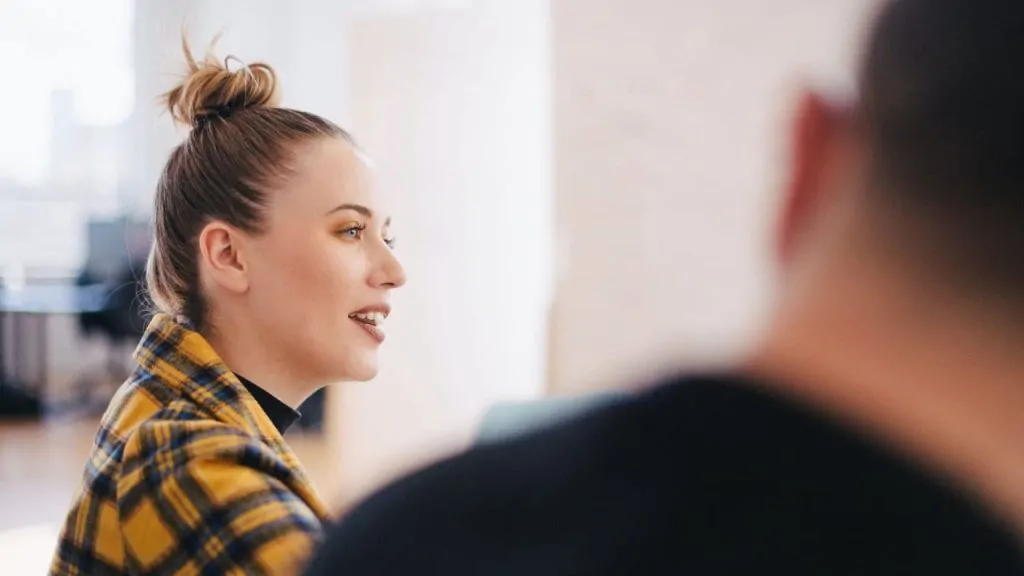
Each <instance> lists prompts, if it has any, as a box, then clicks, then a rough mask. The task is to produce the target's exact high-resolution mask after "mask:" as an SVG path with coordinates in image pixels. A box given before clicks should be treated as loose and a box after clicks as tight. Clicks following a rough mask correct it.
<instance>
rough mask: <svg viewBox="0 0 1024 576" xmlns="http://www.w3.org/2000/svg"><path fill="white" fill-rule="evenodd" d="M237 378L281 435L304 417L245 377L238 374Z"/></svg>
mask: <svg viewBox="0 0 1024 576" xmlns="http://www.w3.org/2000/svg"><path fill="white" fill-rule="evenodd" d="M235 376H238V380H239V381H240V382H241V383H242V386H245V389H246V390H248V391H249V394H252V397H253V398H255V399H256V403H257V404H259V405H260V408H262V409H263V412H264V413H265V414H266V415H267V417H268V418H270V422H271V423H273V424H274V428H277V431H278V432H280V433H281V434H284V433H285V432H286V431H287V430H288V428H291V426H292V424H295V423H296V422H298V420H299V418H300V417H302V414H300V413H299V411H298V410H295V409H294V408H292V407H291V406H289V405H287V404H285V403H284V402H281V401H280V400H278V399H277V398H276V397H275V396H274V395H273V394H271V393H270V392H267V391H266V390H264V389H263V388H260V387H259V386H257V385H255V384H253V383H252V382H251V381H250V380H248V379H246V378H244V377H243V376H240V375H238V374H235Z"/></svg>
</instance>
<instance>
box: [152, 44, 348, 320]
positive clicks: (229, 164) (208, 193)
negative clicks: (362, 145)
mask: <svg viewBox="0 0 1024 576" xmlns="http://www.w3.org/2000/svg"><path fill="white" fill-rule="evenodd" d="M183 48H184V53H185V59H186V62H187V64H188V70H187V75H186V76H185V77H184V78H183V79H182V81H181V82H180V83H179V84H178V85H177V86H176V87H175V88H173V89H172V90H171V91H170V92H168V93H167V94H165V96H164V99H165V103H166V106H167V109H168V111H169V112H170V114H171V116H172V117H173V118H174V120H176V121H177V122H179V123H181V124H183V125H185V126H188V127H189V128H190V131H189V134H188V136H187V137H186V138H185V141H184V142H182V143H181V145H180V146H178V147H177V148H176V149H175V150H174V151H173V152H172V153H171V156H170V158H169V159H168V161H167V164H166V166H165V167H164V171H163V174H162V175H161V177H160V181H159V183H158V185H157V190H156V196H155V199H154V241H153V246H152V249H151V252H150V257H149V263H148V266H147V273H146V276H147V278H146V280H147V288H148V291H149V295H150V298H151V300H152V302H153V304H154V306H155V307H156V309H157V311H159V312H164V313H167V314H171V315H174V316H178V317H182V318H185V319H187V320H188V321H190V322H191V323H192V324H193V325H194V326H196V327H197V328H198V329H202V328H203V327H204V323H205V321H206V318H205V315H206V306H205V303H204V299H203V297H202V294H200V291H199V278H198V252H199V249H198V245H197V237H198V235H199V233H200V231H201V230H202V228H203V226H205V225H206V224H207V223H209V222H210V221H212V220H218V221H222V222H225V223H227V224H229V225H231V226H233V227H236V228H238V229H240V230H244V231H247V232H250V233H259V232H260V231H261V229H262V225H263V220H264V211H265V207H266V205H267V197H268V194H270V193H271V191H272V189H273V188H274V186H275V184H276V183H278V182H280V181H281V180H282V179H283V178H285V177H287V175H288V174H289V172H290V171H291V168H292V164H293V161H294V154H295V148H296V146H297V145H298V144H301V143H302V142H306V141H311V140H315V139H317V138H342V139H344V140H347V141H350V142H351V137H350V136H349V135H348V134H347V133H346V132H345V131H344V130H342V129H341V128H339V127H338V126H337V125H335V124H333V123H332V122H330V121H328V120H325V119H324V118H321V117H320V116H317V115H315V114H311V113H308V112H303V111H299V110H293V109H288V108H280V107H278V106H277V99H278V85H277V77H276V74H275V73H274V70H273V69H272V68H271V67H270V66H269V65H267V64H263V63H254V64H249V65H243V64H241V63H238V65H237V66H236V69H234V70H232V69H231V68H230V67H229V65H230V64H231V60H233V58H231V57H229V58H228V59H227V60H224V61H223V62H222V61H219V60H216V59H214V58H212V57H210V56H207V57H206V58H205V59H203V60H196V59H195V58H194V57H193V56H192V53H191V51H190V50H189V47H188V45H187V43H185V42H184V41H183Z"/></svg>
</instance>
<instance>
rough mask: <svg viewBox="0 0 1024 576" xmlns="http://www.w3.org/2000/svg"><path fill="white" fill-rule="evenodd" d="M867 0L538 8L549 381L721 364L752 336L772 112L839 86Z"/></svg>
mask: <svg viewBox="0 0 1024 576" xmlns="http://www.w3.org/2000/svg"><path fill="white" fill-rule="evenodd" d="M873 4H874V0H868V1H865V0H828V1H822V0H776V1H774V2H763V1H760V0H717V1H715V2H699V1H696V0H685V1H683V0H630V1H628V2H627V1H626V0H553V6H554V38H555V40H554V41H555V45H554V52H555V73H556V74H555V75H556V82H555V85H556V105H555V106H556V116H555V117H556V120H555V132H556V135H557V136H556V152H555V155H556V173H557V177H556V187H557V196H558V207H557V213H558V233H559V238H560V244H561V246H562V247H563V249H564V252H563V258H562V260H561V267H560V270H559V284H558V289H557V303H556V311H555V323H554V326H553V339H554V341H553V349H554V351H555V357H554V363H553V367H552V378H553V381H552V389H553V390H554V391H556V392H575V391H581V390H587V389H593V388H600V387H604V386H617V385H625V384H628V383H630V382H634V383H635V382H637V381H638V379H639V377H638V376H637V374H638V373H639V374H644V373H649V372H651V371H654V370H655V369H656V368H659V367H663V366H665V365H667V364H684V365H692V364H693V363H694V362H700V363H701V364H703V363H705V362H719V361H723V360H726V359H728V358H730V357H732V356H733V355H734V354H736V353H737V352H738V351H740V350H742V349H743V347H744V346H745V345H746V343H747V342H748V341H749V338H750V337H751V336H752V335H753V334H754V333H755V331H756V328H757V326H758V323H759V321H760V319H761V316H762V314H763V311H764V306H765V303H766V300H767V297H768V287H769V283H770V282H769V281H770V278H769V275H770V269H769V266H768V262H769V261H768V255H769V253H768V251H767V246H768V245H767V242H768V240H769V233H770V224H771V217H772V213H773V210H774V207H775V200H776V194H775V193H776V191H777V188H778V184H779V180H780V175H781V174H780V168H781V167H782V161H783V160H784V159H785V155H784V154H785V150H784V144H785V138H786V122H787V121H788V116H789V113H790V112H792V109H791V107H790V104H791V102H792V97H793V96H794V94H795V91H796V89H797V88H798V87H799V86H800V84H801V83H802V82H804V81H813V82H819V83H824V84H826V85H838V86H849V85H850V82H851V78H852V76H851V74H850V73H851V65H852V63H853V61H854V57H855V55H856V48H857V40H858V39H859V35H858V32H859V30H860V29H861V26H862V24H863V21H864V16H865V15H867V13H868V10H869V9H870V8H871V6H872V5H873Z"/></svg>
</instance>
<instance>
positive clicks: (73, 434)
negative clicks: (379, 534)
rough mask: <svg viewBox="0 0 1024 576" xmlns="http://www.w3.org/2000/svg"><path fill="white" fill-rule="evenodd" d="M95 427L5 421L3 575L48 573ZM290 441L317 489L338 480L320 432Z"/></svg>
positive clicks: (0, 527) (0, 531)
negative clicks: (316, 434) (59, 531)
mask: <svg viewBox="0 0 1024 576" xmlns="http://www.w3.org/2000/svg"><path fill="white" fill-rule="evenodd" d="M96 426H97V422H96V421H95V420H85V421H76V422H62V423H37V422H25V423H9V422H8V423H4V422H0V559H2V563H3V568H2V569H0V571H2V573H3V574H4V576H21V575H26V576H35V575H38V574H45V573H46V567H47V565H48V564H49V560H50V556H51V554H52V552H53V546H54V544H55V542H56V538H57V531H58V529H59V526H60V523H61V521H62V520H63V518H64V514H65V513H66V512H67V508H68V505H69V504H70V502H71V499H72V498H73V496H74V493H75V490H76V488H77V486H78V483H79V479H80V478H81V475H82V470H83V467H84V464H85V459H86V457H87V455H88V452H89V447H90V445H91V444H92V438H93V435H94V433H95V431H96ZM288 440H289V444H290V445H291V446H292V448H293V449H294V450H295V452H296V454H297V455H298V456H299V459H300V460H301V461H302V462H303V463H304V464H305V465H306V466H307V470H308V471H309V474H310V477H311V478H312V480H313V482H314V483H315V484H316V485H317V487H318V488H320V489H321V490H322V491H324V488H329V487H330V486H333V485H334V484H335V482H336V479H337V478H336V475H335V466H334V465H333V464H332V463H333V462H334V459H333V458H331V457H330V452H329V450H328V448H327V446H326V443H325V441H324V440H323V439H322V438H321V437H320V436H313V435H308V436H302V435H297V436H294V437H292V436H289V439H288ZM328 491H329V490H328Z"/></svg>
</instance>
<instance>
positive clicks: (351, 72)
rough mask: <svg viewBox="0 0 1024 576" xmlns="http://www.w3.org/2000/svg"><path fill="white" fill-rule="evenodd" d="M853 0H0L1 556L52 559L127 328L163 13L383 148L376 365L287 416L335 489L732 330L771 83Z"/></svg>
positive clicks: (727, 339)
mask: <svg viewBox="0 0 1024 576" xmlns="http://www.w3.org/2000/svg"><path fill="white" fill-rule="evenodd" d="M875 4H876V2H874V1H868V0H829V1H828V2H823V1H821V0H777V1H775V2H762V1H759V0H715V1H713V2H712V1H710V0H342V1H338V2H328V1H327V0H298V1H292V2H288V3H285V2H279V1H275V0H245V1H243V0H159V1H156V0H152V1H142V0H139V1H133V0H92V1H90V2H73V1H71V0H42V1H40V0H3V1H0V70H2V71H3V81H2V83H0V86H2V88H0V278H2V286H3V289H2V291H0V368H2V372H0V375H2V376H3V378H2V380H3V381H4V383H5V384H4V388H3V389H2V391H3V394H2V396H0V404H5V406H3V407H0V412H6V413H7V414H6V415H5V416H2V417H0V556H2V557H4V558H14V559H15V561H22V560H24V562H26V563H28V564H26V566H28V565H29V564H31V563H33V562H35V564H32V566H34V568H25V569H24V572H19V571H18V570H20V569H17V570H15V571H14V572H11V573H12V574H14V573H29V574H31V573H39V571H40V570H41V569H40V568H38V566H40V562H42V565H45V563H46V561H47V559H48V557H49V552H50V547H51V546H52V538H53V533H52V532H53V530H55V529H56V528H55V526H56V525H57V524H58V523H59V521H60V520H61V518H62V515H63V512H64V510H65V508H66V506H67V503H68V502H69V501H70V499H71V497H72V493H73V491H74V489H75V487H76V485H77V481H78V478H79V475H80V472H81V468H82V465H83V463H84V458H85V454H86V451H87V449H88V446H89V443H90V441H91V435H92V432H93V430H94V428H95V424H96V419H97V417H98V416H97V411H96V406H99V407H102V405H103V404H104V403H105V402H106V400H108V399H109V395H110V393H111V391H112V390H113V389H114V387H116V385H117V384H118V383H119V380H120V378H122V377H123V374H119V373H118V372H119V370H123V368H124V365H125V362H126V361H127V355H128V354H129V353H130V350H131V348H132V346H133V344H134V339H137V335H136V334H137V329H139V328H141V326H140V325H138V322H136V321H135V320H138V310H135V309H133V308H132V305H133V303H135V304H137V302H138V301H137V300H136V299H135V298H134V296H135V294H136V293H137V291H138V288H139V287H138V286H137V285H135V284H132V283H131V279H132V278H133V276H135V275H137V274H139V273H141V265H140V260H141V259H143V258H144V257H145V253H146V250H147V249H148V218H149V211H150V202H151V194H152V191H153V189H154V185H155V182H156V180H157V176H158V174H159V171H160V169H161V167H162V165H163V163H164V161H165V159H166V157H167V154H168V153H169V151H170V149H171V148H172V147H173V146H174V145H175V144H176V143H177V142H178V141H179V139H180V138H181V137H182V136H183V132H182V131H181V130H179V129H175V128H174V127H173V126H172V124H171V121H170V118H169V117H167V116H166V115H165V114H163V113H162V111H161V110H160V108H159V107H158V106H157V105H156V103H155V98H156V97H157V96H158V95H159V94H160V93H161V92H162V91H164V90H165V89H167V88H168V87H169V86H170V85H171V83H172V82H173V81H174V79H175V77H176V75H177V74H179V73H180V72H181V71H182V69H183V62H182V57H181V51H180V41H179V39H180V32H181V30H182V27H183V26H184V27H185V29H186V30H187V32H188V36H189V38H190V39H191V41H192V43H193V45H194V46H195V47H197V48H202V47H204V46H206V45H207V43H208V42H209V41H210V40H211V39H212V38H213V37H214V36H215V35H217V34H218V33H222V37H221V40H220V42H219V44H218V48H217V53H218V54H220V55H222V56H225V55H227V54H233V55H236V56H238V57H239V58H241V59H242V60H243V61H256V60H265V61H267V62H269V63H271V64H272V65H273V66H275V68H276V69H277V70H278V72H279V73H280V77H281V82H282V87H283V90H284V104H285V105H288V106H291V107H296V108H304V109H309V110H311V111H313V112H316V113H319V114H322V115H324V116H326V117H328V118H331V119H333V120H335V121H337V122H338V123H340V124H341V125H342V126H345V127H346V128H349V129H351V131H352V132H353V133H354V134H355V136H356V138H357V139H358V140H359V141H360V143H361V144H362V145H363V147H364V148H365V149H366V151H367V152H368V153H369V154H370V156H372V157H373V158H374V159H375V160H376V162H377V164H378V165H379V168H380V171H381V174H382V181H383V185H384V189H383V193H384V194H385V197H386V198H387V200H388V201H389V202H390V205H391V207H392V208H393V212H394V215H395V222H396V224H395V231H396V234H397V235H398V236H399V248H398V249H399V251H400V254H401V257H402V259H403V261H404V264H405V266H406V268H407V272H408V275H409V278H410V281H409V283H408V285H407V286H406V287H405V288H403V289H402V290H400V291H398V292H397V293H396V294H395V295H394V298H393V304H394V307H395V313H394V314H393V316H392V318H391V319H389V321H388V323H389V326H390V329H389V333H390V334H389V339H388V343H387V345H386V346H385V347H384V351H383V358H382V366H383V368H382V371H381V373H380V375H379V377H378V378H377V379H376V380H375V381H373V382H370V383H362V384H344V385H340V386H338V387H335V388H332V389H330V390H329V391H328V392H327V393H326V395H325V397H317V398H316V400H315V401H314V402H313V403H311V404H310V406H308V407H307V408H304V412H305V413H306V415H307V416H306V419H307V422H306V426H305V428H304V429H301V430H298V431H297V432H296V433H295V434H291V436H292V441H293V443H294V444H295V445H296V449H297V451H298V452H299V454H300V456H301V457H303V458H304V459H305V460H306V463H307V465H308V466H309V467H310V468H311V472H312V474H313V476H314V479H315V480H316V481H317V483H318V484H319V488H320V489H321V491H322V492H323V493H324V495H325V496H327V497H328V498H329V499H331V501H332V502H333V503H334V504H335V505H336V506H338V507H339V509H343V508H344V507H345V506H347V505H349V504H350V503H352V502H353V501H354V500H356V499H358V498H360V497H361V496H362V495H364V494H366V493H367V492H368V491H369V490H372V489H373V488H375V487H378V486H379V485H380V484H381V483H383V482H386V481H387V480H388V479H390V478H393V477H394V476H395V475H396V474H400V473H402V472H404V471H406V470H409V469H410V468H413V467H416V466H419V465H421V464H423V463H425V462H428V461H430V460H431V459H434V458H437V457H439V456H441V455H444V454H447V453H450V452H452V451H454V450H458V449H460V448H461V447H463V446H465V445H467V444H468V443H470V442H472V441H474V439H475V438H476V435H477V434H478V433H479V430H480V426H481V421H482V419H483V417H484V414H485V413H487V411H488V410H489V409H490V408H491V407H493V406H495V405H496V404H503V403H512V404H514V405H523V403H524V402H530V401H536V400H538V399H542V398H547V397H560V398H565V397H569V398H578V397H580V396H581V395H588V394H594V393H597V392H599V391H602V390H609V389H623V388H630V387H636V386H643V385H644V384H645V383H646V382H649V381H650V379H652V378H654V377H655V375H657V374H658V373H660V372H662V371H665V370H668V369H671V368H672V367H676V366H699V365H703V364H710V363H716V362H722V361H727V360H728V359H729V358H731V357H733V356H734V355H735V354H737V353H739V352H741V351H742V350H743V347H744V346H745V345H746V343H747V342H749V339H750V338H751V337H752V335H754V334H755V333H756V330H757V327H758V325H759V322H760V321H761V320H762V314H763V308H764V304H765V302H766V299H767V298H768V297H769V287H770V280H771V278H770V260H769V252H768V247H767V246H768V245H767V242H768V239H769V238H770V233H771V225H772V215H773V210H774V208H775V201H776V194H775V193H776V191H777V190H778V189H779V187H780V186H781V185H782V182H781V179H780V177H781V169H782V167H783V163H784V161H785V158H786V150H785V136H786V133H785V128H786V122H787V121H788V118H789V117H788V114H789V113H790V112H791V108H790V107H789V105H790V104H791V102H792V97H793V96H794V95H795V94H796V91H797V90H798V89H799V88H800V87H801V85H803V84H809V83H813V84H816V85H822V86H825V87H828V88H830V89H834V90H836V91H837V92H841V91H843V90H848V89H849V87H850V85H851V83H852V70H851V65H852V63H853V61H854V58H855V56H856V54H857V48H858V39H859V31H860V30H861V28H862V26H863V24H864V23H865V21H866V19H867V17H869V16H870V14H871V10H872V8H873V6H874V5H875ZM112 303H117V306H114V305H113V304H112ZM126 320H127V321H126ZM317 402H320V403H319V404H318V403H317ZM5 570H6V569H5Z"/></svg>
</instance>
